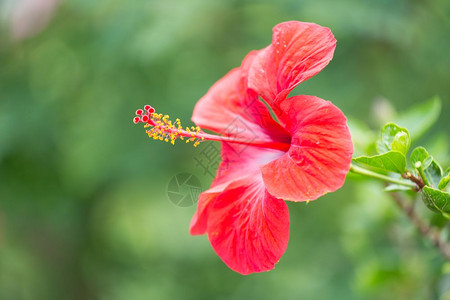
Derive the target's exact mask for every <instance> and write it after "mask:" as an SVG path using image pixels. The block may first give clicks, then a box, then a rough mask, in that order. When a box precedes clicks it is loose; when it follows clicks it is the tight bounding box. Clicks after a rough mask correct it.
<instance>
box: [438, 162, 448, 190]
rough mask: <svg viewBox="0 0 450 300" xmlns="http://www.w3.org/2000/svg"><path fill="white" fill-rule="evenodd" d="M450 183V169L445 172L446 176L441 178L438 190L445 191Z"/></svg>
mask: <svg viewBox="0 0 450 300" xmlns="http://www.w3.org/2000/svg"><path fill="white" fill-rule="evenodd" d="M449 182H450V167H448V168H447V170H445V172H444V175H443V176H442V178H441V181H439V184H438V188H439V189H440V190H443V189H445V187H446V186H447V184H448V183H449Z"/></svg>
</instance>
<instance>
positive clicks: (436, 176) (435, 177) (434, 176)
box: [424, 160, 443, 188]
mask: <svg viewBox="0 0 450 300" xmlns="http://www.w3.org/2000/svg"><path fill="white" fill-rule="evenodd" d="M424 173H425V177H426V178H427V179H428V182H429V183H430V185H431V186H432V187H434V188H437V187H438V186H439V182H440V181H441V178H442V173H443V172H442V168H441V166H440V165H439V164H438V163H437V162H436V161H435V160H433V161H432V162H431V164H430V165H429V166H428V168H426V169H425V170H424Z"/></svg>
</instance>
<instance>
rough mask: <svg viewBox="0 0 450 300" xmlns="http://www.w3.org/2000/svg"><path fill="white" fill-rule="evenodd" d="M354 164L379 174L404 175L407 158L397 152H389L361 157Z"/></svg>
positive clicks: (355, 159)
mask: <svg viewBox="0 0 450 300" xmlns="http://www.w3.org/2000/svg"><path fill="white" fill-rule="evenodd" d="M353 161H354V162H356V163H359V164H362V165H365V166H368V167H370V168H371V169H374V170H376V171H379V172H395V173H400V174H401V173H403V172H404V171H405V168H406V158H405V156H404V155H403V154H402V153H400V152H397V151H389V152H386V153H384V154H380V155H374V156H360V157H357V158H354V159H353Z"/></svg>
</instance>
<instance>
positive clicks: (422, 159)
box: [409, 146, 433, 169]
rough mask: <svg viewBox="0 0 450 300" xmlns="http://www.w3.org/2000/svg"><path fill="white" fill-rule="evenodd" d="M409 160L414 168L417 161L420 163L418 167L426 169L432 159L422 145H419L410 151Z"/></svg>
mask: <svg viewBox="0 0 450 300" xmlns="http://www.w3.org/2000/svg"><path fill="white" fill-rule="evenodd" d="M409 160H410V162H411V166H412V167H413V168H415V166H416V164H417V163H418V162H419V163H420V165H418V167H420V166H422V168H424V169H426V168H428V167H429V166H430V164H431V162H432V161H433V157H432V156H430V155H429V154H428V151H427V150H426V149H425V148H424V147H422V146H419V147H417V148H414V150H413V151H412V152H411V156H410V158H409Z"/></svg>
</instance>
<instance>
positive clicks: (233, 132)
mask: <svg viewBox="0 0 450 300" xmlns="http://www.w3.org/2000/svg"><path fill="white" fill-rule="evenodd" d="M256 53H257V52H256V51H254V52H250V53H249V54H248V55H247V57H246V58H245V59H244V60H243V62H242V66H241V67H240V68H236V69H233V70H231V71H230V72H229V73H228V74H227V75H225V76H224V77H223V78H222V79H220V80H219V81H218V82H216V83H215V84H214V85H213V86H212V87H211V88H210V89H209V91H208V92H207V93H206V95H205V96H203V97H202V98H201V99H200V100H199V101H198V103H197V104H196V106H195V108H194V112H193V115H192V121H193V122H194V123H195V124H197V125H198V126H200V127H202V128H204V129H209V130H212V131H215V132H217V133H220V134H222V135H225V136H232V137H238V138H239V139H241V140H245V141H249V142H251V141H255V140H258V141H266V140H268V141H272V140H274V139H277V140H282V139H284V140H287V139H288V138H289V137H288V134H287V133H286V132H285V131H284V130H283V128H282V127H281V126H280V125H279V124H278V123H276V122H275V121H274V120H273V118H272V116H271V115H270V112H269V110H268V109H267V107H266V106H265V105H264V104H263V103H262V102H261V101H259V99H258V97H257V95H256V94H255V93H254V92H252V91H249V90H248V88H247V69H248V67H249V66H250V64H251V63H252V61H253V58H254V56H255V54H256Z"/></svg>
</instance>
